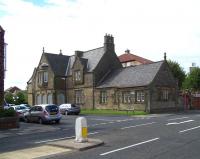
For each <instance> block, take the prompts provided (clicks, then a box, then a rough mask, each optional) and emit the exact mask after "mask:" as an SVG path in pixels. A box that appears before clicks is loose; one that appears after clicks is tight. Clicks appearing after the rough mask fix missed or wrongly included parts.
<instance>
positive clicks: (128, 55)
mask: <svg viewBox="0 0 200 159" xmlns="http://www.w3.org/2000/svg"><path fill="white" fill-rule="evenodd" d="M118 58H119V61H120V62H121V63H124V62H130V61H138V62H140V63H142V64H149V63H152V62H153V61H151V60H148V59H145V58H143V57H140V56H137V55H134V54H131V53H124V54H122V55H120V56H119V57H118Z"/></svg>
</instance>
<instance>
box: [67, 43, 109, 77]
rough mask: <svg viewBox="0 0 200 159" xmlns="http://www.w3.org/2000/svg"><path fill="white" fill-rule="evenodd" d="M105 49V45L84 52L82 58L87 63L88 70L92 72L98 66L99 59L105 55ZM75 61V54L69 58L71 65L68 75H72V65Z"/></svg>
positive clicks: (83, 62)
mask: <svg viewBox="0 0 200 159" xmlns="http://www.w3.org/2000/svg"><path fill="white" fill-rule="evenodd" d="M104 53H105V51H104V47H99V48H96V49H93V50H89V51H85V52H83V55H82V57H81V58H80V59H81V62H82V64H84V65H86V63H87V65H86V66H87V71H88V72H92V71H93V70H94V69H95V68H96V66H97V65H98V63H99V61H100V60H101V58H102V57H103V55H104ZM74 61H75V56H71V57H70V60H69V66H68V70H67V75H72V67H73V64H74Z"/></svg>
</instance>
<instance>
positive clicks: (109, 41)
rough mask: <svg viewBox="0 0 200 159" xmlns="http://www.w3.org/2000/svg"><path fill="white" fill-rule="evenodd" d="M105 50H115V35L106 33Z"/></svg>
mask: <svg viewBox="0 0 200 159" xmlns="http://www.w3.org/2000/svg"><path fill="white" fill-rule="evenodd" d="M104 50H105V52H106V51H113V52H115V45H114V37H113V36H112V35H109V34H106V35H105V36H104Z"/></svg>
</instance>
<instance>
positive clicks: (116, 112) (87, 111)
mask: <svg viewBox="0 0 200 159" xmlns="http://www.w3.org/2000/svg"><path fill="white" fill-rule="evenodd" d="M81 114H82V115H84V114H85V115H86V114H88V115H89V114H90V115H129V116H131V115H147V114H148V113H147V112H144V111H125V110H123V111H119V110H108V109H106V110H100V109H82V110H81Z"/></svg>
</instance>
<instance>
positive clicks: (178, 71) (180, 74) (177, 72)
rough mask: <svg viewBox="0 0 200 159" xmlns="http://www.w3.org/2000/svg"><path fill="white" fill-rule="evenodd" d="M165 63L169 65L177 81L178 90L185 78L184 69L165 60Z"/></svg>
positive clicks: (175, 63)
mask: <svg viewBox="0 0 200 159" xmlns="http://www.w3.org/2000/svg"><path fill="white" fill-rule="evenodd" d="M167 63H168V64H169V67H170V70H171V71H172V74H173V75H174V77H175V78H176V79H177V80H178V86H179V88H182V84H183V82H184V80H185V78H186V74H185V71H184V69H183V68H182V67H181V66H180V64H179V63H177V62H175V61H171V60H167Z"/></svg>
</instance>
